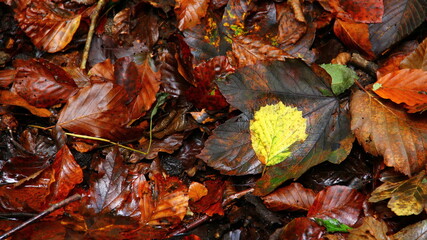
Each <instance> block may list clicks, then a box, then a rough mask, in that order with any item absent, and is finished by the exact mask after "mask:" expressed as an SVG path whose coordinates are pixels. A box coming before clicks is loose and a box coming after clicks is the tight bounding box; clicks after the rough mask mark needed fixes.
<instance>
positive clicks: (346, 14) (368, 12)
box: [319, 0, 384, 23]
mask: <svg viewBox="0 0 427 240" xmlns="http://www.w3.org/2000/svg"><path fill="white" fill-rule="evenodd" d="M319 2H320V4H321V5H322V6H323V7H324V8H325V9H326V10H328V11H330V12H332V13H333V14H336V15H337V17H339V18H341V19H343V20H350V21H355V22H362V23H380V22H382V17H383V14H384V4H383V0H345V1H343V0H332V1H331V0H329V1H325V0H319Z"/></svg>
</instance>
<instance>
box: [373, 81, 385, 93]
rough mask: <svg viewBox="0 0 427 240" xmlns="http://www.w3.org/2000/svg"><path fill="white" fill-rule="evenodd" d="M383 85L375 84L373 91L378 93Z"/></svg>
mask: <svg viewBox="0 0 427 240" xmlns="http://www.w3.org/2000/svg"><path fill="white" fill-rule="evenodd" d="M382 86H383V85H382V84H381V83H374V85H372V90H374V91H377V90H378V89H380V88H381V87H382Z"/></svg>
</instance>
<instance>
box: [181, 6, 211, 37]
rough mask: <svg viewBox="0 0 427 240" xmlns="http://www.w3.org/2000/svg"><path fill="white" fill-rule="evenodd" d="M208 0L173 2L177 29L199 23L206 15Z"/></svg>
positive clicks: (182, 29) (183, 28)
mask: <svg viewBox="0 0 427 240" xmlns="http://www.w3.org/2000/svg"><path fill="white" fill-rule="evenodd" d="M208 6H209V0H201V1H198V0H178V1H176V3H175V14H176V16H177V19H178V29H179V30H181V31H184V30H185V29H188V28H192V27H194V26H196V25H197V24H199V23H200V19H201V18H203V17H204V16H205V15H206V11H207V10H208Z"/></svg>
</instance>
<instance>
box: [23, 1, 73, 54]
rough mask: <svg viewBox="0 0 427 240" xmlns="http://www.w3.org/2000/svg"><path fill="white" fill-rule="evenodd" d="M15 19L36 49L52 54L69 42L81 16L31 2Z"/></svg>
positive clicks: (41, 2)
mask: <svg viewBox="0 0 427 240" xmlns="http://www.w3.org/2000/svg"><path fill="white" fill-rule="evenodd" d="M58 13H60V14H58ZM15 18H16V20H17V21H18V23H19V26H20V27H21V29H22V30H23V31H24V32H25V33H26V34H27V36H28V37H29V38H30V39H31V41H32V42H33V43H34V45H35V46H36V47H38V48H40V49H42V50H44V51H47V52H50V53H54V52H58V51H61V50H62V49H64V48H65V47H66V46H67V45H68V43H69V42H71V40H72V38H73V36H74V33H75V32H76V31H77V28H78V27H79V25H80V19H81V14H74V13H73V12H71V11H68V10H66V9H61V8H58V7H57V6H55V5H53V4H51V3H49V2H47V1H31V3H30V4H28V6H27V7H26V8H25V9H22V10H19V12H18V13H17V14H16V15H15Z"/></svg>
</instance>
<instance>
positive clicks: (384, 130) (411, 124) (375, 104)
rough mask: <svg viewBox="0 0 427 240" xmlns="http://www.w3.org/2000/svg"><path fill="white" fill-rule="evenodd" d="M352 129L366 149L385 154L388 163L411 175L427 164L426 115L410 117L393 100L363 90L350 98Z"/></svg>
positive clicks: (377, 153) (373, 152)
mask: <svg viewBox="0 0 427 240" xmlns="http://www.w3.org/2000/svg"><path fill="white" fill-rule="evenodd" d="M350 112H351V115H352V119H351V129H352V130H353V131H354V134H355V135H356V138H357V140H358V141H359V143H360V144H361V145H362V146H363V148H364V149H365V151H367V152H369V153H371V154H372V155H375V156H378V155H381V156H383V157H384V163H385V164H386V165H387V166H390V167H394V168H395V169H396V170H397V171H399V172H402V173H404V174H406V175H408V176H411V175H412V174H414V173H418V172H419V171H421V170H423V169H425V166H426V163H427V150H426V149H427V141H425V139H427V118H425V117H422V116H419V117H417V116H410V115H409V114H407V113H406V112H405V111H404V110H403V109H401V108H399V107H398V106H396V105H395V104H393V103H391V102H390V103H386V102H381V100H379V99H378V98H376V97H373V96H369V95H368V94H366V93H364V92H362V91H360V90H359V91H356V92H354V93H353V95H352V98H351V101H350Z"/></svg>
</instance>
